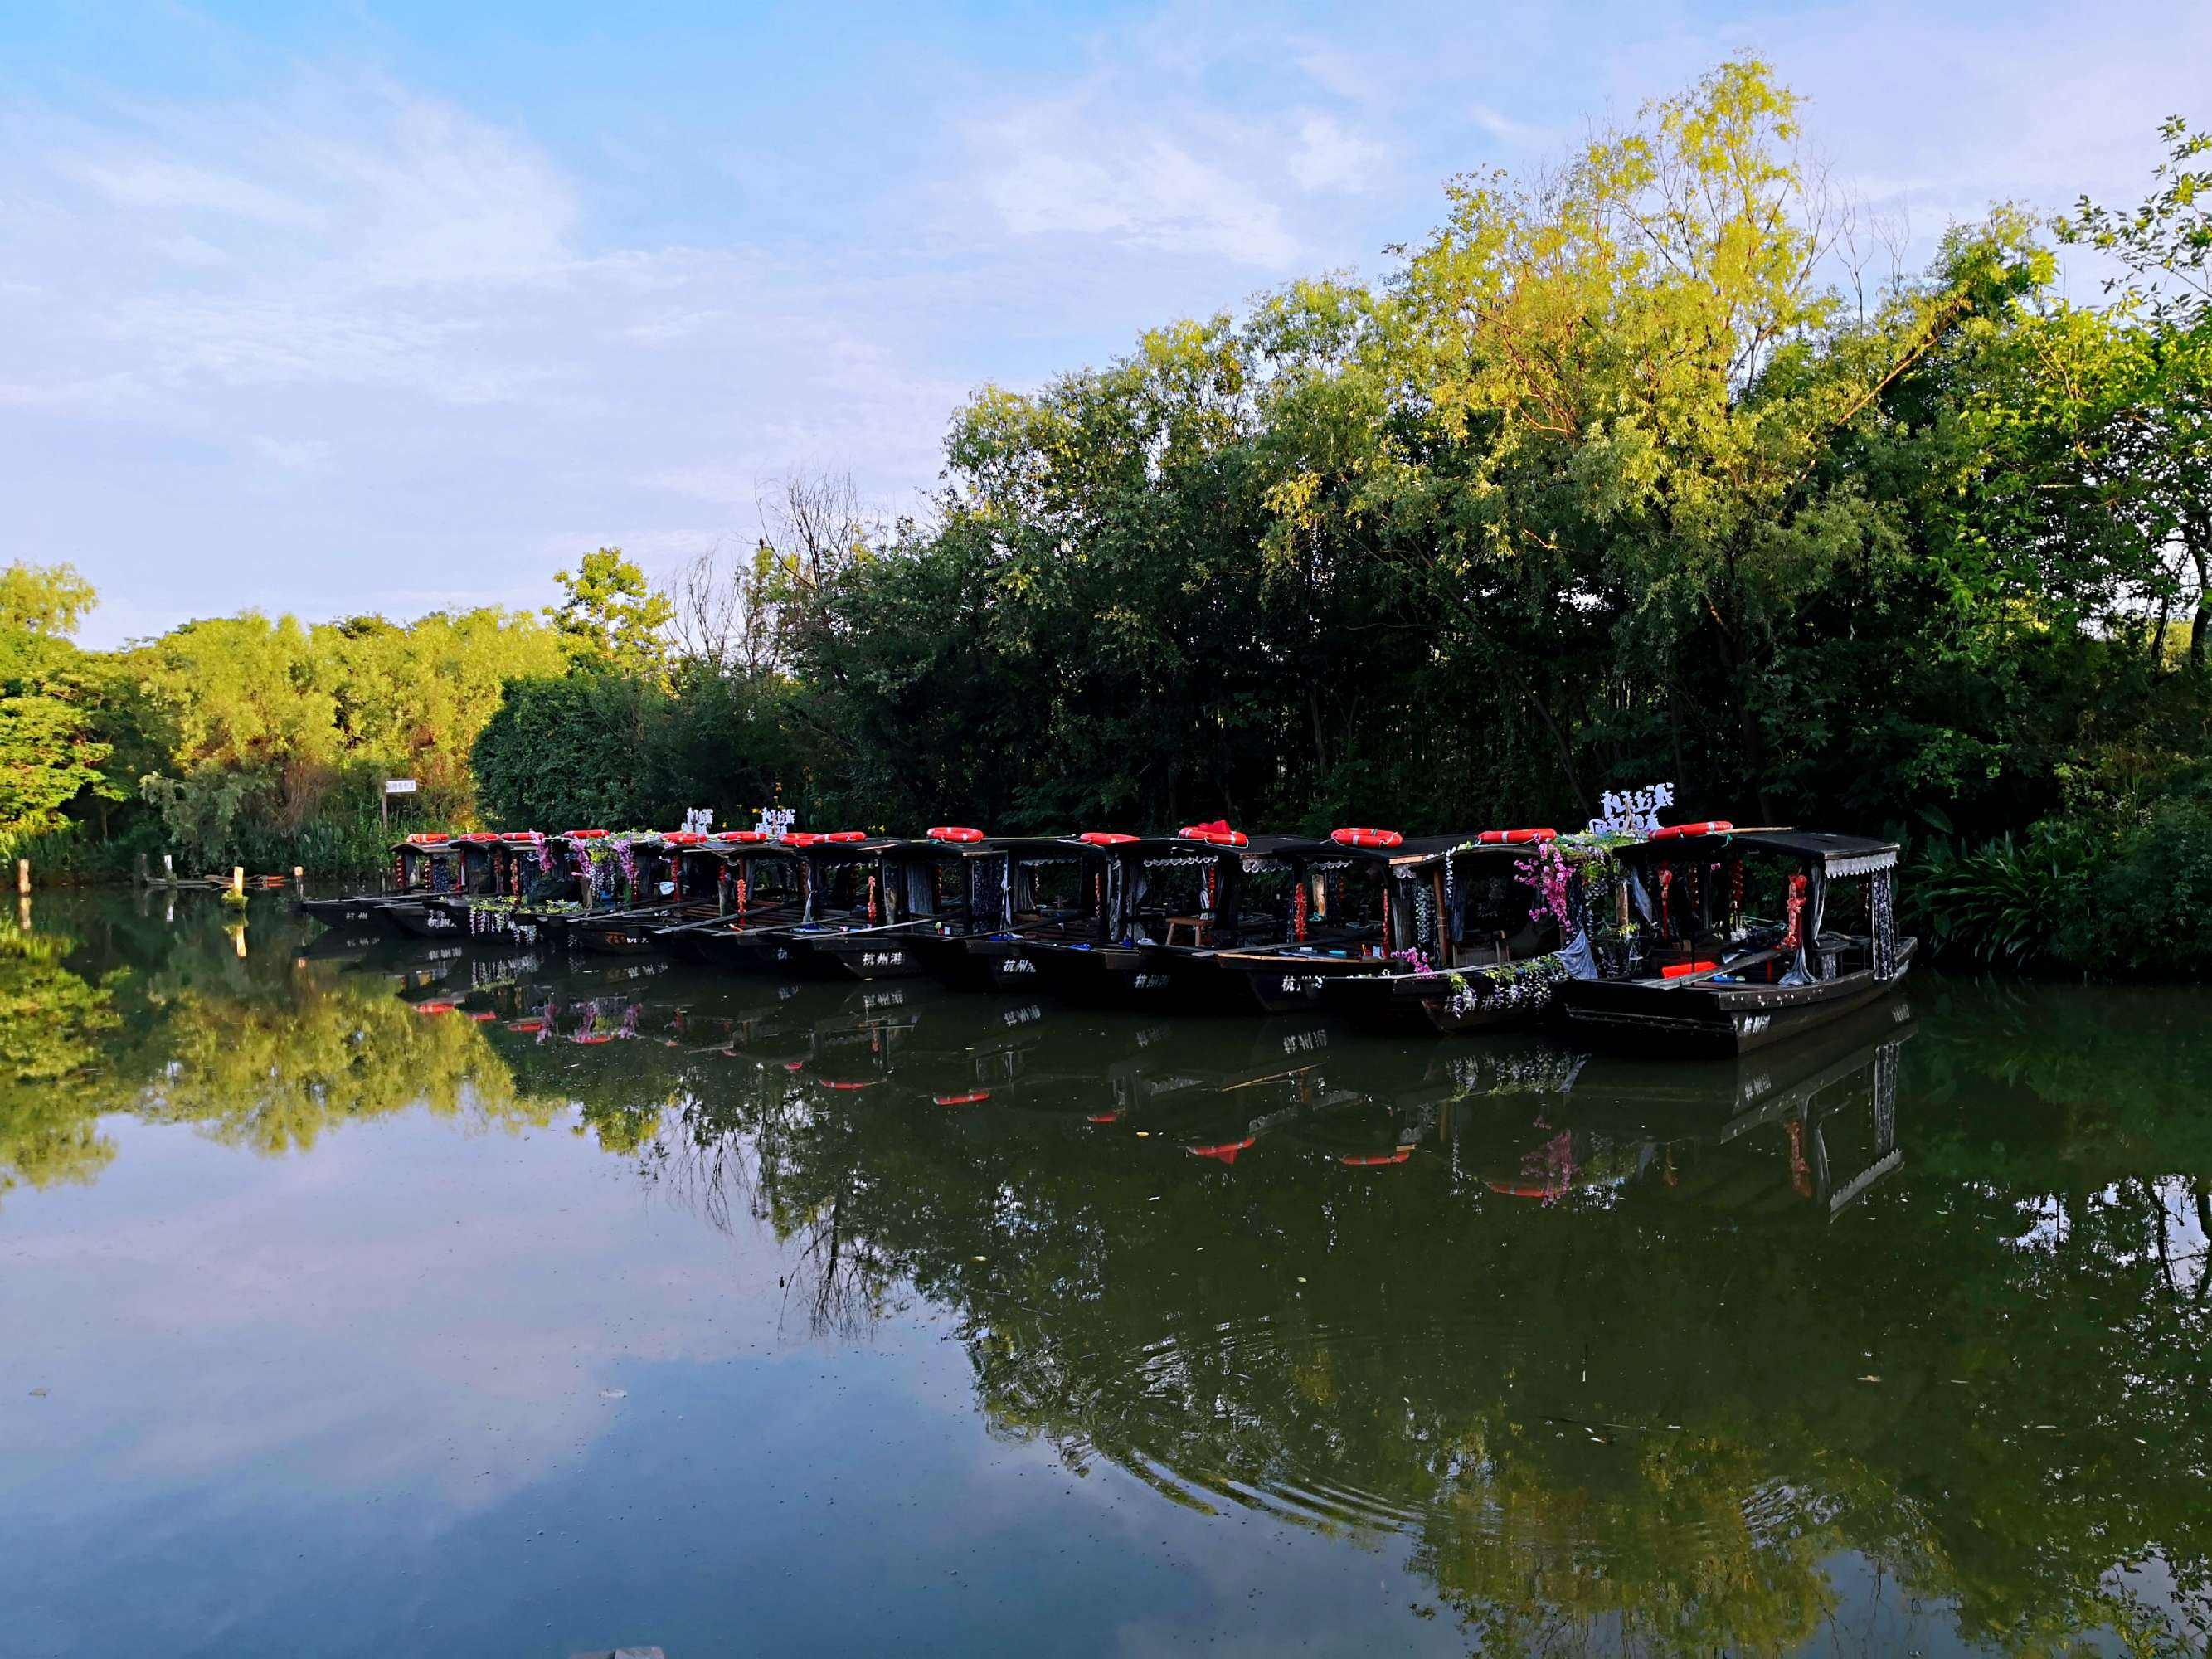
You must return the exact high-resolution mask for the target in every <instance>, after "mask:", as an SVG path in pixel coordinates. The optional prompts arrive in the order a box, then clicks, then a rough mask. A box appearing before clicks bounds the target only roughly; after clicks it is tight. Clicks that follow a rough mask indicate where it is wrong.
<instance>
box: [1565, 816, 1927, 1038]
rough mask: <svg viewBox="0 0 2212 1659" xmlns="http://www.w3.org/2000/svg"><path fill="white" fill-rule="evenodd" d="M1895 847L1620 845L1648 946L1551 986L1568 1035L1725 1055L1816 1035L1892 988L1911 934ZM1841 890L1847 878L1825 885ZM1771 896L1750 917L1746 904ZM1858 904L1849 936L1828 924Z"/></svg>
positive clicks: (1705, 841)
mask: <svg viewBox="0 0 2212 1659" xmlns="http://www.w3.org/2000/svg"><path fill="white" fill-rule="evenodd" d="M1897 850H1898V849H1897V846H1896V843H1895V842H1886V841H1869V840H1867V839H1864V838H1863V837H1860V836H1836V835H1826V834H1821V833H1818V832H1814V831H1811V830H1803V829H1741V830H1740V829H1734V828H1733V827H1731V826H1729V825H1726V824H1711V825H1694V826H1690V827H1689V829H1688V830H1687V831H1683V830H1672V831H1670V830H1662V831H1660V832H1659V833H1658V834H1657V835H1656V836H1653V837H1652V838H1651V839H1650V840H1647V841H1644V842H1638V843H1637V844H1636V845H1635V846H1633V847H1630V848H1624V849H1622V851H1621V852H1620V855H1619V856H1620V860H1621V863H1622V865H1623V866H1624V868H1625V869H1626V872H1628V876H1629V878H1630V890H1631V891H1632V894H1633V895H1634V898H1635V903H1636V908H1637V910H1638V913H1639V915H1641V916H1642V918H1643V921H1644V928H1645V929H1646V930H1647V933H1648V937H1649V939H1650V944H1649V945H1648V946H1646V947H1645V948H1644V949H1643V950H1642V951H1641V952H1640V953H1639V955H1638V957H1637V959H1636V960H1635V961H1634V962H1633V963H1632V965H1631V966H1630V968H1629V969H1628V971H1627V972H1626V974H1625V975H1621V976H1618V977H1613V978H1607V979H1601V980H1576V981H1571V982H1569V983H1566V984H1564V985H1562V986H1561V987H1560V988H1559V1008H1560V1012H1561V1013H1562V1014H1563V1016H1564V1017H1565V1025H1566V1029H1567V1030H1568V1032H1569V1033H1570V1035H1571V1036H1574V1037H1575V1038H1577V1039H1579V1040H1581V1041H1584V1042H1591V1043H1594V1044H1599V1045H1602V1046H1605V1047H1609V1048H1632V1049H1641V1050H1645V1051H1649V1052H1651V1053H1656V1054H1709V1055H1710V1054H1742V1053H1746V1052H1747V1051H1749V1050H1751V1049H1754V1048H1765V1047H1766V1046H1768V1045H1769V1044H1771V1043H1775V1042H1782V1041H1784V1039H1786V1038H1789V1037H1792V1036H1798V1035H1799V1034H1801V1033H1802V1032H1805V1031H1808V1030H1815V1029H1817V1028H1819V1027H1820V1026H1823V1025H1826V1024H1829V1023H1830V1022H1831V1021H1833V1020H1837V1019H1839V1018H1843V1017H1844V1015H1846V1014H1849V1013H1851V1012H1854V1011H1855V1010H1857V1009H1860V1008H1863V1007H1865V1006H1867V1005H1868V1004H1869V1003H1871V1002H1874V1001H1875V1000H1877V999H1879V998H1881V997H1884V996H1887V995H1888V994H1890V993H1891V992H1892V991H1893V990H1895V989H1896V988H1897V986H1898V985H1899V982H1900V981H1902V980H1903V979H1904V977H1905V974H1906V972H1907V971H1908V970H1909V969H1911V965H1912V957H1913V952H1914V949H1915V946H1916V945H1917V940H1915V939H1911V938H1909V937H1906V938H1899V935H1898V933H1897V923H1896V915H1895V892H1894V885H1893V884H1894V880H1895V875H1896V869H1897ZM1838 884H1847V885H1845V886H1844V888H1843V890H1842V891H1840V892H1838V891H1833V890H1832V889H1835V888H1836V887H1837V885H1838ZM1747 897H1750V898H1754V899H1757V900H1759V901H1769V900H1771V909H1772V911H1773V913H1774V914H1776V915H1779V917H1780V918H1781V919H1780V920H1778V921H1771V920H1770V921H1761V920H1759V919H1758V918H1757V917H1756V916H1754V915H1752V914H1750V913H1749V912H1748V911H1747V909H1746V901H1747ZM1846 898H1850V899H1853V900H1855V901H1856V902H1855V904H1853V905H1852V907H1851V908H1853V909H1854V910H1855V911H1856V912H1857V915H1856V916H1855V918H1854V921H1855V922H1856V924H1857V926H1855V927H1854V929H1853V931H1850V932H1848V933H1846V932H1836V931H1831V930H1830V929H1829V928H1828V927H1826V923H1827V921H1829V919H1830V917H1831V915H1832V912H1834V911H1835V910H1837V909H1838V908H1840V907H1841V904H1842V902H1843V901H1844V899H1846Z"/></svg>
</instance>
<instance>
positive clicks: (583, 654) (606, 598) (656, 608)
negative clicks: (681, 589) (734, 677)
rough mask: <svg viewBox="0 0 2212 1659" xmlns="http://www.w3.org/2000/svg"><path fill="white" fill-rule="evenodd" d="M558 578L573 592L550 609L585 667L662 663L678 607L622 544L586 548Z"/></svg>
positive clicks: (635, 668) (635, 669) (636, 669)
mask: <svg viewBox="0 0 2212 1659" xmlns="http://www.w3.org/2000/svg"><path fill="white" fill-rule="evenodd" d="M553 580H556V581H557V582H558V583H560V584H561V586H562V588H563V589H564V590H565V591H566V592H567V593H568V598H567V599H563V600H562V602H561V603H560V604H559V605H554V606H551V607H550V608H549V609H548V610H547V611H546V613H545V614H546V615H547V616H548V617H551V618H552V619H553V625H554V627H555V628H556V629H558V630H559V632H560V635H561V637H562V641H564V643H566V645H567V646H568V650H569V652H570V653H571V656H572V658H573V659H574V661H575V662H576V663H577V664H578V665H580V666H584V667H592V668H610V669H615V670H619V671H627V672H632V673H644V672H650V671H653V670H655V669H657V668H658V667H659V665H660V663H661V660H662V658H663V655H664V652H665V647H664V644H663V640H662V635H663V633H664V631H665V629H667V627H668V625H669V623H670V622H671V620H673V618H674V616H675V607H674V605H671V603H670V601H669V599H668V597H667V596H666V595H665V594H664V593H661V592H657V591H656V590H655V589H654V588H653V586H652V585H651V584H650V583H649V582H647V580H646V577H645V572H644V571H642V570H641V569H640V568H638V567H637V566H636V565H635V564H634V563H632V562H630V561H629V560H628V559H626V558H624V557H623V552H622V549H620V548H618V547H602V548H599V549H598V550H596V551H593V552H590V553H586V554H585V555H584V556H583V558H582V560H581V561H580V562H579V563H578V565H577V567H576V568H575V569H574V571H573V572H571V571H567V570H563V571H561V572H559V573H558V574H556V575H555V577H554V578H553Z"/></svg>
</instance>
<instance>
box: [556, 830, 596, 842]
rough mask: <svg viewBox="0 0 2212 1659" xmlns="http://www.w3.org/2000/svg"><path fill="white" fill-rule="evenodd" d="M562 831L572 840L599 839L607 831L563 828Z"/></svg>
mask: <svg viewBox="0 0 2212 1659" xmlns="http://www.w3.org/2000/svg"><path fill="white" fill-rule="evenodd" d="M561 833H562V835H563V836H567V837H568V839H569V840H570V841H597V840H598V839H599V837H600V836H604V835H605V834H606V833H607V832H606V831H605V830H604V829H563V830H562V832H561Z"/></svg>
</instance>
